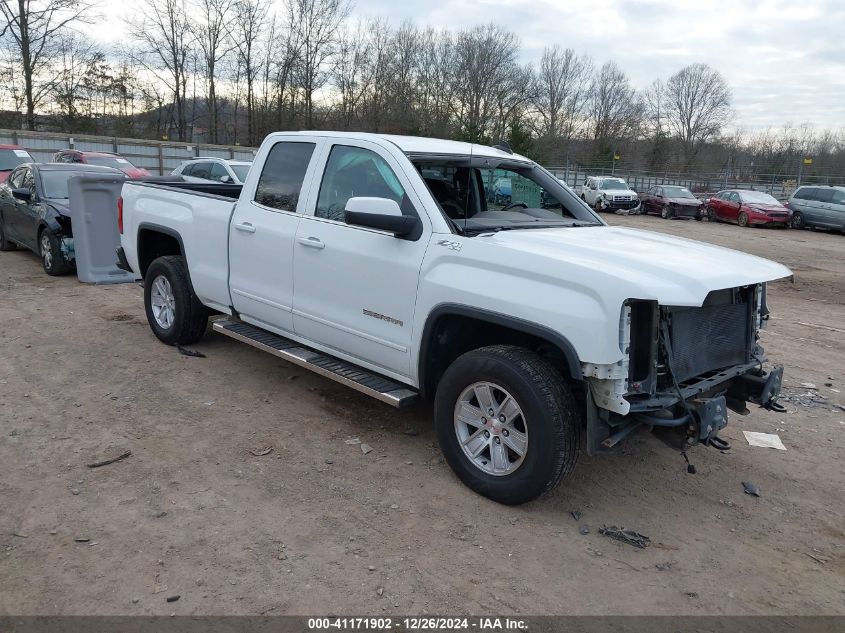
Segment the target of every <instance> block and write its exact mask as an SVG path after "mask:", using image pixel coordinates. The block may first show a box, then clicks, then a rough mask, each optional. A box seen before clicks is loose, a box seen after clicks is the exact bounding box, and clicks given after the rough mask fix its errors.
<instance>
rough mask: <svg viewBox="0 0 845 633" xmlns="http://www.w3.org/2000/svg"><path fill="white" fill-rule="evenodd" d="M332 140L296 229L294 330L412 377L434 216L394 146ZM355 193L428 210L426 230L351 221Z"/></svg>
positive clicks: (411, 210) (412, 210)
mask: <svg viewBox="0 0 845 633" xmlns="http://www.w3.org/2000/svg"><path fill="white" fill-rule="evenodd" d="M330 143H331V144H330V147H327V148H326V150H327V151H326V152H325V170H324V173H323V175H322V180H321V181H320V182H319V184H318V186H317V183H316V181H315V187H314V188H313V190H312V194H311V196H310V199H311V200H310V202H309V214H307V215H303V216H302V219H301V221H300V224H299V230H298V231H297V235H296V245H295V251H296V255H295V258H294V288H295V295H294V306H293V307H294V310H293V324H294V331H295V332H296V334H297V335H298V336H300V337H303V338H305V339H308V340H309V341H313V342H314V343H315V344H317V345H318V346H320V347H322V348H324V349H325V350H326V351H329V352H331V351H336V352H338V353H339V354H338V355H340V356H346V357H348V359H349V360H353V361H358V362H359V363H360V364H363V365H365V366H369V368H371V369H375V370H381V371H383V372H385V373H388V374H390V373H393V374H394V375H395V377H405V376H408V375H410V357H411V353H410V344H411V335H412V323H413V315H414V307H415V304H416V297H417V282H418V279H419V273H420V268H421V266H422V260H423V256H424V254H425V249H426V246H427V244H428V240H427V239H426V238H425V237H424V235H425V233H426V231H430V228H428V227H429V225H428V218H427V217H426V216H425V214H424V213H418V211H417V210H418V209H421V208H422V206H421V204H420V201H419V198H417V194H416V193H415V192H414V190H413V185H412V184H411V181H410V180H409V178H408V176H407V175H406V173H405V172H404V171H403V168H402V166H401V165H400V164H399V162H398V161H397V160H396V159H395V158H394V157H393V156H392V155H391V154H390V153H389V152H388V151H386V150H384V149H382V148H381V147H380V146H379V145H378V144H376V143H372V142H369V141H363V140H354V141H353V140H349V139H337V140H336V141H331V142H330ZM321 162H322V161H321ZM352 197H377V198H389V199H392V200H394V201H396V202H397V204H399V206H400V209H401V210H402V213H403V214H404V215H416V216H417V217H420V219H421V220H422V223H423V227H424V230H423V232H422V233H423V235H417V236H416V239H413V238H414V236H410V238H409V239H400V238H397V237H394V236H393V235H392V234H390V233H386V232H384V231H379V230H375V229H370V228H364V227H359V226H352V225H348V224H346V222H345V213H344V210H345V207H346V202H347V201H348V200H349V199H350V198H352Z"/></svg>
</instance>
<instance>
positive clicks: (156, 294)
mask: <svg viewBox="0 0 845 633" xmlns="http://www.w3.org/2000/svg"><path fill="white" fill-rule="evenodd" d="M150 307H151V308H152V312H153V319H155V322H156V323H157V324H158V326H159V327H160V328H162V329H164V330H167V329H170V326H171V325H173V321H174V319H175V318H176V297H174V296H173V288H172V287H171V285H170V281H168V279H167V277H165V276H164V275H159V276H158V277H156V278H155V279H153V285H152V286H151V287H150Z"/></svg>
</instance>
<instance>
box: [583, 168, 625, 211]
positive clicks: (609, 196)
mask: <svg viewBox="0 0 845 633" xmlns="http://www.w3.org/2000/svg"><path fill="white" fill-rule="evenodd" d="M581 200H583V201H584V202H586V203H587V204H588V205H589V206H590V207H592V208H593V209H595V210H596V211H614V212H616V213H617V214H618V215H629V214H630V215H636V214H638V213H639V212H640V198H639V196H638V195H637V193H636V192H635V191H633V190H632V189H631V188H630V187H629V186H628V183H627V182H625V181H624V180H623V179H622V178H616V177H613V176H590V177H588V178H587V179H586V180H585V181H584V185H583V186H582V187H581Z"/></svg>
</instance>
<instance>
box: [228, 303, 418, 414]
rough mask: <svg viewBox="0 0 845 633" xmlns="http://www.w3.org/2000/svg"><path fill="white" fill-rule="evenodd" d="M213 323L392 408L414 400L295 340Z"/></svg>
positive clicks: (409, 392) (398, 387)
mask: <svg viewBox="0 0 845 633" xmlns="http://www.w3.org/2000/svg"><path fill="white" fill-rule="evenodd" d="M213 323H214V325H213V329H214V331H216V332H220V333H221V334H225V335H226V336H229V337H231V338H233V339H235V340H238V341H242V342H244V343H246V344H247V345H252V346H253V347H257V348H258V349H260V350H262V351H265V352H268V353H270V354H273V356H278V357H279V358H281V359H283V360H286V361H288V362H290V363H293V364H294V365H299V366H300V367H304V368H305V369H310V370H311V371H313V372H315V373H317V374H320V375H321V376H325V377H326V378H331V379H332V380H334V381H336V382H339V383H341V384H342V385H346V386H347V387H352V388H353V389H356V390H358V391H360V392H361V393H365V394H367V395H368V396H372V397H373V398H376V399H377V400H381V401H382V402H386V403H387V404H390V405H393V406H394V407H397V408H399V407H404V406H407V405H409V404H411V403H413V402H414V401H416V399H417V396H418V394H417V392H416V391H415V390H414V389H411V388H410V387H406V386H405V385H403V384H401V383H398V382H396V381H394V380H390V379H389V378H384V377H383V376H379V375H378V374H376V373H373V372H371V371H369V370H366V369H362V368H361V367H358V366H357V365H353V364H352V363H348V362H346V361H344V360H340V359H339V358H335V357H334V356H329V355H328V354H323V353H322V352H317V351H315V350H313V349H310V348H308V347H303V346H302V345H300V344H299V343H297V342H295V341H292V340H290V339H288V338H285V337H283V336H279V335H277V334H273V333H272V332H268V331H266V330H262V329H261V328H259V327H256V326H254V325H250V324H249V323H244V322H243V321H237V320H233V319H228V318H223V319H219V320H217V321H214V322H213Z"/></svg>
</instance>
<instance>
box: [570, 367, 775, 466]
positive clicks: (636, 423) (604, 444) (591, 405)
mask: <svg viewBox="0 0 845 633" xmlns="http://www.w3.org/2000/svg"><path fill="white" fill-rule="evenodd" d="M782 384H783V367H776V368H774V369H772V371H770V372H768V373H765V372H763V371H761V370H760V365H759V363H753V364H750V365H741V366H738V367H734V368H731V369H728V370H724V371H721V372H718V373H715V374H713V375H712V376H708V377H705V378H702V379H700V380H698V381H695V382H693V383H691V384H685V385H681V386H680V392H681V395H680V396H679V395H678V394H677V393H658V394H655V395H654V396H652V397H649V398H641V399H637V400H635V401H633V402H631V407H630V412H629V413H628V415H619V414H614V413H612V412H609V411H607V410H602V409H599V408H598V407H597V406H596V405H595V402H594V400H593V395H592V393H590V390H589V389H588V390H587V454H589V455H595V454H598V453H603V452H608V451H610V450H612V449H613V448H615V447H616V446H617V445H618V444H620V443H621V442H622V441H623V440H624V439H625V438H627V437H628V436H629V435H631V433H633V432H634V431H636V430H637V429H639V428H642V427H645V428H651V429H652V430H655V431H658V432H659V435H660V436H661V439H663V440H664V441H666V442H667V443H668V444H670V445H672V446H675V447H676V448H681V447H683V446H685V445H690V444H698V443H701V444H711V443H713V441H714V439H715V438H716V436H717V435H718V433H719V431H720V430H722V429H723V428H725V426H727V424H728V409H731V410H733V411H735V412H737V413H740V414H747V413H748V408H747V406H746V403H748V402H751V403H754V404H758V405H759V406H761V407H763V408H764V409H767V410H774V411H779V410H781V408H780V405H778V403H777V399H778V396H779V395H780V389H781V385H782Z"/></svg>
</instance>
